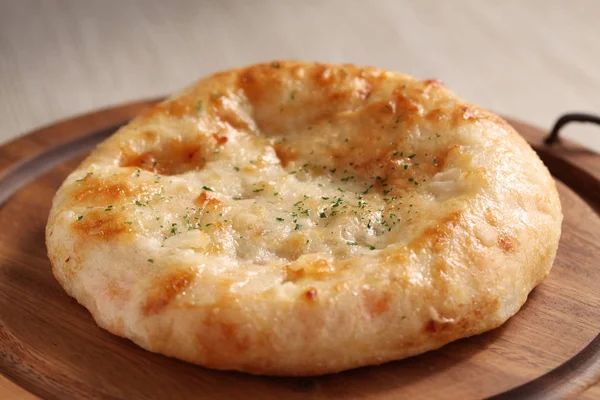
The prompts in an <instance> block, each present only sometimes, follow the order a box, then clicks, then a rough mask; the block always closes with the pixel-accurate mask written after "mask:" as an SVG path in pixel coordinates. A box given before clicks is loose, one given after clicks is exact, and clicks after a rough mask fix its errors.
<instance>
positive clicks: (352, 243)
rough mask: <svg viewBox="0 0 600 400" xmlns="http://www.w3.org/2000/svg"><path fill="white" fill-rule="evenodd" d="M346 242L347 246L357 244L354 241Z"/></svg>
mask: <svg viewBox="0 0 600 400" xmlns="http://www.w3.org/2000/svg"><path fill="white" fill-rule="evenodd" d="M346 244H347V245H348V246H358V243H356V242H346Z"/></svg>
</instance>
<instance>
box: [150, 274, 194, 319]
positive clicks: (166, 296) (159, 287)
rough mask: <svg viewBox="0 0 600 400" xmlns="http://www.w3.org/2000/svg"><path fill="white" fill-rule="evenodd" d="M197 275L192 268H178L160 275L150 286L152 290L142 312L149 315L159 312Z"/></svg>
mask: <svg viewBox="0 0 600 400" xmlns="http://www.w3.org/2000/svg"><path fill="white" fill-rule="evenodd" d="M195 277H196V273H195V272H194V271H193V270H191V269H177V270H174V271H170V272H168V273H166V274H162V275H159V276H158V277H157V278H156V279H155V280H154V281H153V282H152V284H151V285H150V286H149V289H150V292H149V294H148V297H147V298H146V301H145V302H144V304H143V305H142V314H143V315H145V316H147V317H149V316H153V315H157V314H159V313H160V312H161V311H162V310H164V309H165V308H166V307H168V306H169V305H170V304H171V303H172V302H173V300H174V299H175V297H176V296H177V295H178V294H180V293H181V292H183V291H184V290H186V289H187V288H188V287H189V286H190V285H191V283H192V282H193V281H194V278H195Z"/></svg>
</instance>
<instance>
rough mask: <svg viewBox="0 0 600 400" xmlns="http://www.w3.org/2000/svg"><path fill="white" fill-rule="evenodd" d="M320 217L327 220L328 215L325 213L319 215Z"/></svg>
mask: <svg viewBox="0 0 600 400" xmlns="http://www.w3.org/2000/svg"><path fill="white" fill-rule="evenodd" d="M319 217H321V218H327V215H326V214H325V213H324V212H320V213H319Z"/></svg>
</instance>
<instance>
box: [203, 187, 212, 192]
mask: <svg viewBox="0 0 600 400" xmlns="http://www.w3.org/2000/svg"><path fill="white" fill-rule="evenodd" d="M202 189H203V190H208V191H209V192H214V190H212V188H209V187H208V186H202Z"/></svg>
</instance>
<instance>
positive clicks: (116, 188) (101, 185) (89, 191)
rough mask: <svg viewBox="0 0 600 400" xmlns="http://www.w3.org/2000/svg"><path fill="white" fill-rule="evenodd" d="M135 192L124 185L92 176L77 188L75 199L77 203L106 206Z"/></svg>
mask: <svg viewBox="0 0 600 400" xmlns="http://www.w3.org/2000/svg"><path fill="white" fill-rule="evenodd" d="M132 192H133V190H132V189H131V188H130V187H129V186H128V185H127V184H124V183H111V182H108V181H105V180H103V179H99V178H94V177H93V176H90V177H88V178H86V179H84V180H82V181H81V182H78V185H77V186H76V188H75V192H74V193H73V199H75V200H76V201H77V202H82V203H87V204H96V205H105V204H111V203H114V202H116V201H117V200H119V199H123V198H125V197H127V196H130V195H131V194H132Z"/></svg>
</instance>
